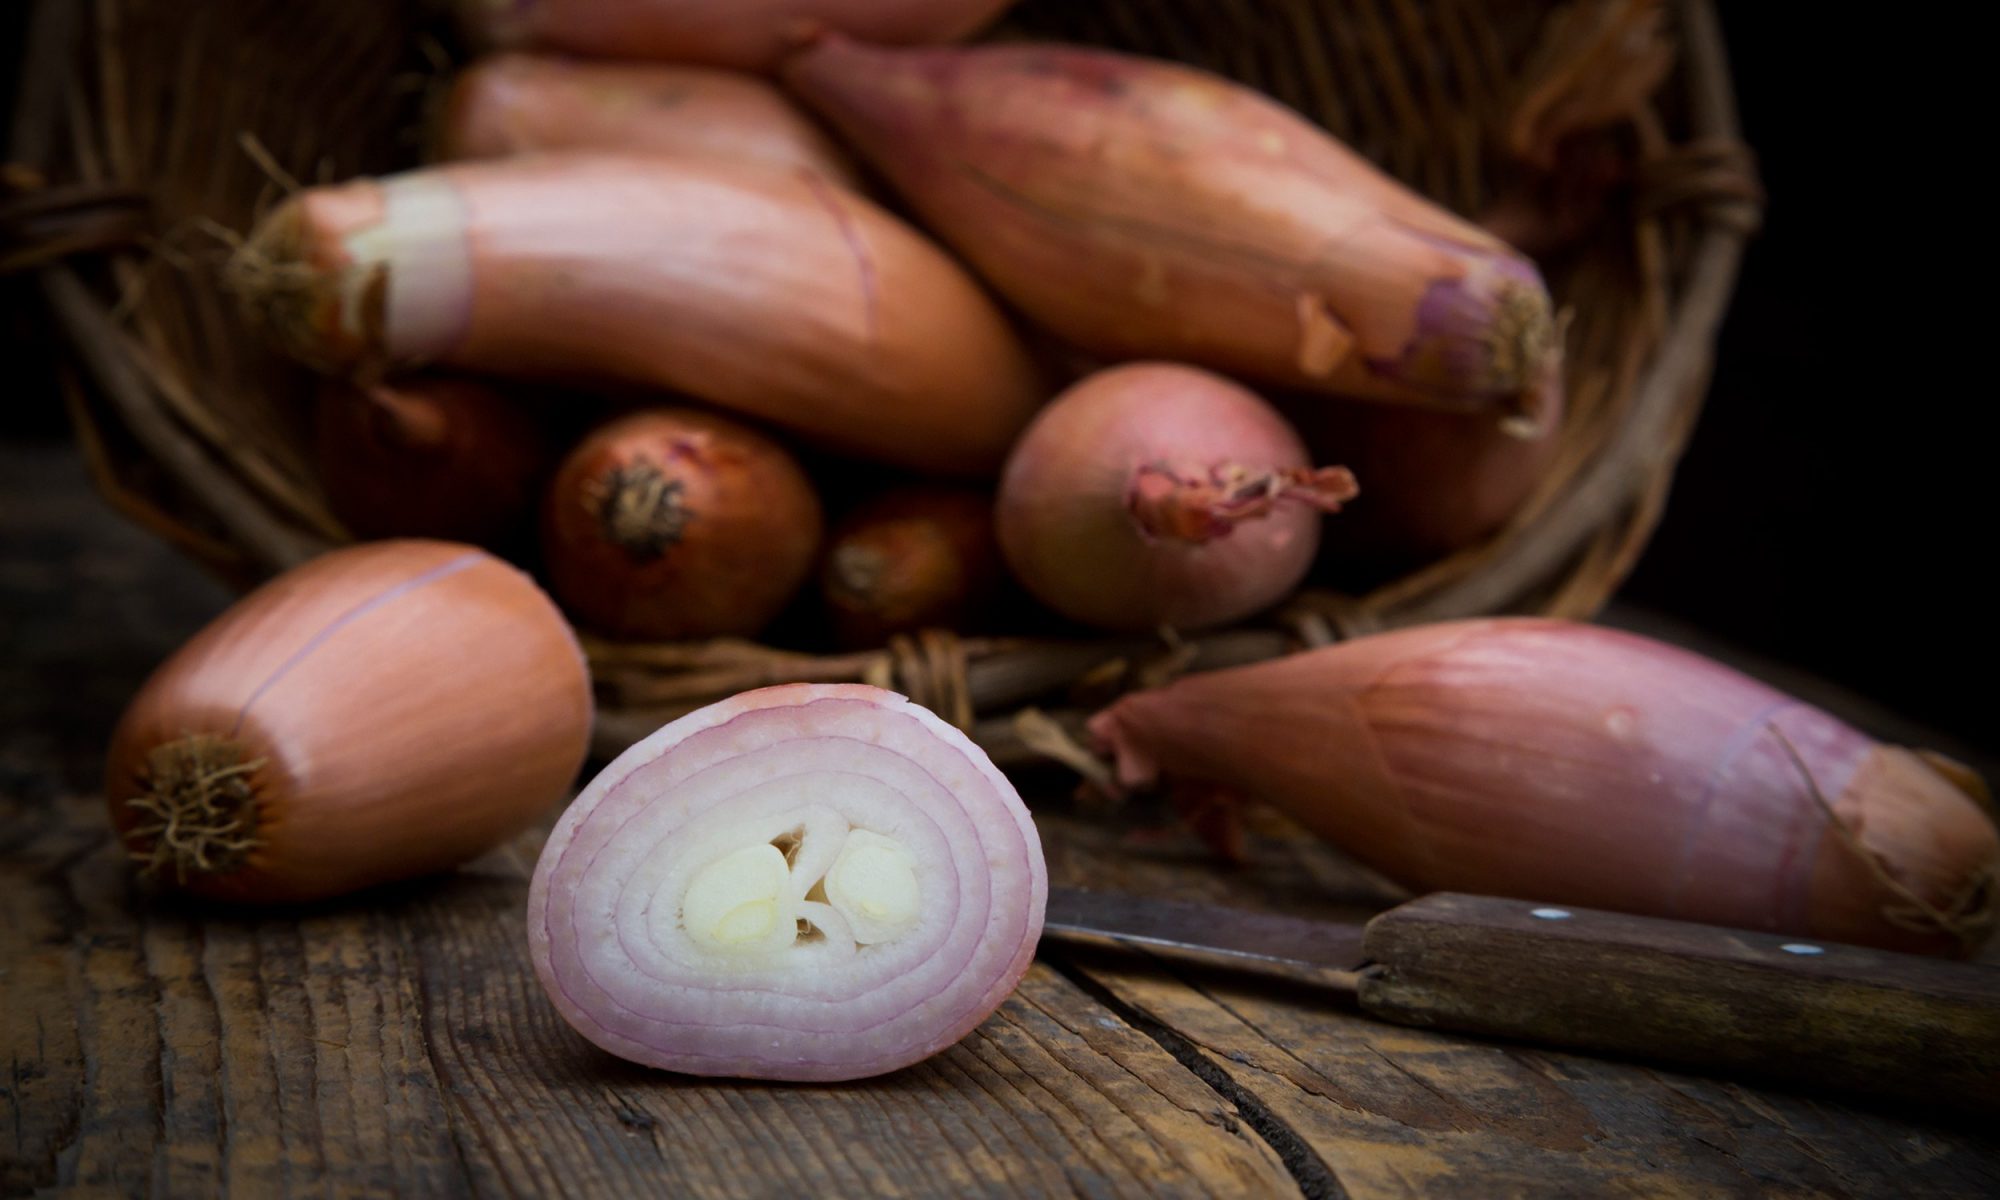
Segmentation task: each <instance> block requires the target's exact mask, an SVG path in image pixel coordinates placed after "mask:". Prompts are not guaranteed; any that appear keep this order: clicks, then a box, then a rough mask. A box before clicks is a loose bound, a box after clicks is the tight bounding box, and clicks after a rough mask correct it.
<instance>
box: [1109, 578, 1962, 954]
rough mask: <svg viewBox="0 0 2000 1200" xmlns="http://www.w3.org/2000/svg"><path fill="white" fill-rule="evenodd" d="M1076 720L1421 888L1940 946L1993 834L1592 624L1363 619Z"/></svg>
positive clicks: (1837, 731)
mask: <svg viewBox="0 0 2000 1200" xmlns="http://www.w3.org/2000/svg"><path fill="white" fill-rule="evenodd" d="M1090 730H1091V733H1092V734H1093V736H1094V737H1095V738H1096V739H1097V740H1098V741H1099V742H1100V743H1101V744H1102V745H1104V746H1106V747H1108V748H1109V749H1110V750H1111V751H1112V752H1113V753H1114V754H1115V756H1116V758H1117V773H1118V777H1119V779H1120V781H1121V782H1123V783H1124V784H1126V785H1128V786H1136V785H1140V784H1144V783H1146V782H1149V781H1151V780H1153V779H1155V778H1156V777H1162V776H1164V777H1166V778H1170V779H1178V780H1184V781H1191V782H1199V783H1205V784H1210V785H1214V786H1216V787H1220V788H1222V789H1225V790H1227V791H1229V792H1232V793H1234V794H1235V795H1237V796H1240V797H1244V798H1248V799H1254V800H1261V801H1265V802H1268V803H1270V804H1272V805H1274V806H1276V807H1278V808H1280V809H1282V810H1284V811H1285V812H1287V813H1289V814H1290V815H1291V816H1292V817H1294V818H1295V819H1297V820H1299V821H1300V822H1302V823H1303V824H1305V825H1306V826H1307V827H1308V828H1310V829H1312V830H1314V831H1315V832H1317V833H1319V834H1321V835H1322V836H1324V837H1326V838H1327V839H1328V840H1330V841H1331V842H1333V843H1334V844H1335V845H1337V846H1339V847H1341V848H1343V849H1345V850H1346V851H1348V852H1349V853H1351V854H1354V855H1355V856H1356V857H1358V858H1361V859H1362V860H1364V861H1366V862H1368V863H1370V864H1372V865H1373V866H1375V867H1376V868H1378V869H1380V870H1381V871H1382V872H1383V873H1385V874H1387V875H1388V876H1390V877H1391V878H1393V879H1395V880H1397V881H1398V882H1400V883H1403V884H1405V885H1407V886H1409V887H1411V888H1416V889H1421V890H1425V891H1432V890H1450V891H1461V892H1475V893H1482V894H1487V895H1497V896H1511V897H1519V898H1522V899H1531V900H1541V901H1548V902H1553V903H1563V904H1576V905H1582V906H1586V907H1593V908H1604V909H1611V910H1615V911H1621V912H1631V913H1639V914H1645V915H1650V916H1659V917H1669V918H1675V919H1679V920H1687V921H1699V922H1707V923H1711V924H1717V925H1727V926H1735V927H1739V928H1745V929H1759V930H1767V931H1772V932H1777V933H1783V934H1794V935H1801V936H1806V937H1813V938H1825V939H1829V940H1833V941H1841V942H1853V943H1860V944H1863V945H1871V946H1881V947H1886V948H1888V949H1893V950H1903V951H1911V952H1917V953H1929V954H1950V953H1963V952H1966V951H1969V950H1970V949H1971V948H1973V947H1975V946H1976V945H1977V943H1978V942H1979V941H1980V939H1981V938H1983V937H1984V936H1985V934H1986V933H1987V932H1988V931H1989V929H1990V926H1991V922H1992V917H1993V911H1994V905H1995V901H1996V890H2000V831H1996V830H1995V828H1994V826H1993V823H1992V821H1991V819H1990V818H1989V817H1988V816H1987V815H1986V814H1985V812H1983V811H1982V809H1981V807H1980V805H1979V803H1978V802H1977V801H1976V800H1975V799H1974V798H1973V797H1972V796H1971V795H1970V794H1969V793H1968V792H1967V791H1966V790H1965V787H1964V785H1963V784H1962V783H1961V782H1960V781H1959V780H1958V779H1956V778H1954V776H1953V773H1951V772H1947V771H1941V770H1939V769H1937V768H1935V767H1933V766H1932V765H1931V763H1930V761H1927V760H1926V759H1925V758H1924V757H1923V756H1921V755H1919V754H1916V753H1912V752H1910V751H1908V750H1903V749H1899V748H1896V747H1893V746H1887V745H1882V744H1878V743H1877V742H1875V741H1874V740H1873V739H1871V738H1869V737H1868V736H1866V735H1865V734H1863V733H1861V732H1860V731H1858V730H1856V729H1854V728H1852V727H1850V726H1848V725H1846V724H1844V723H1843V722H1841V721H1840V720H1838V719H1836V718H1835V717H1833V716H1831V715H1829V714H1828V713H1825V712H1823V711H1821V710H1819V709H1817V708H1814V707H1813V706H1811V705H1809V704H1807V703H1805V702H1804V701H1801V700H1797V699H1794V698H1792V697H1789V696H1786V695H1784V694H1782V693H1780V692H1777V691H1774V690H1773V689H1771V688H1769V687H1766V686H1765V685H1763V684H1761V683H1758V682H1757V681H1755V680H1752V679H1750V678H1748V677H1746V676H1744V675H1741V674H1739V673H1737V672H1736V671H1733V670H1731V669H1729V668H1727V667H1724V666H1722V665H1720V664H1718V663H1715V662H1712V661H1710V660H1708V659H1705V658H1703V657H1701V656H1699V655H1696V654H1692V653H1689V652H1687V651H1684V650H1680V649H1677V648H1675V647H1671V646H1667V645H1664V644H1662V643H1659V642H1655V641H1652V640H1649V639H1646V638H1642V637H1638V636H1635V635H1633V634H1628V633H1621V632H1617V631H1614V630H1609V629H1602V628H1597V627H1593V626H1587V625H1577V624H1569V623H1565V622H1560V621H1547V620H1538V619H1530V618H1515V619H1492V620H1479V621H1461V622H1448V623H1444V624H1439V625H1427V626H1419V627H1416V628H1411V629H1406V630H1401V631H1397V632H1394V633H1386V634H1379V635H1375V636H1371V637H1365V638H1361V639H1358V640H1356V641H1352V642H1346V643H1340V644H1336V645H1333V646H1328V647H1324V648H1322V649H1318V650H1312V651H1308V652H1305V653H1302V654H1296V655H1292V656H1290V657H1287V658H1282V659H1277V660H1274V661H1271V662H1268V663H1261V664H1258V665H1255V666H1249V667H1241V668H1237V669H1234V670H1228V671H1217V672H1214V673H1212V674H1204V675H1194V676H1190V677H1188V678H1185V679H1182V680H1180V681H1178V682H1175V683H1173V684H1170V685H1168V686H1167V687H1164V688H1160V689H1158V690H1155V691H1150V692H1140V693H1135V694H1133V695H1131V696H1127V697H1125V698H1124V699H1121V700H1119V701H1118V702H1117V703H1116V704H1114V705H1112V706H1111V707H1110V708H1108V709H1106V710H1105V711H1104V712H1102V713H1100V714H1098V715H1097V716H1096V717H1095V718H1093V719H1092V721H1091V723H1090ZM1794 755H1796V757H1794ZM1822 800H1823V801H1824V804H1822ZM1829 807H1830V810H1831V812H1830V814H1829V811H1828V809H1829ZM1834 821H1838V822H1839V824H1838V826H1836V825H1835V824H1834V823H1833V822H1834Z"/></svg>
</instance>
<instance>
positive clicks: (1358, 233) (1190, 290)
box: [784, 35, 1562, 432]
mask: <svg viewBox="0 0 2000 1200" xmlns="http://www.w3.org/2000/svg"><path fill="white" fill-rule="evenodd" d="M784 74H785V80H786V82H787V83H788V84H789V85H790V86H791V87H792V89H793V91H795V92H796V93H797V94H798V95H799V96H801V97H802V98H803V99H804V100H805V101H806V102H807V103H808V104H810V105H811V106H813V107H814V108H816V109H817V110H818V111H819V112H820V113H821V115H823V116H825V117H826V118H827V119H828V120H830V121H831V122H832V123H833V124H834V125H835V126H836V127H837V128H838V129H839V130H841V131H842V132H844V133H845V134H846V135H847V137H848V139H849V141H850V142H852V143H853V145H854V147H855V148H856V149H857V150H859V151H860V152H861V153H862V154H864V155H865V156H867V157H868V158H869V159H870V160H871V161H872V162H873V163H874V164H875V165H876V166H877V167H879V168H880V169H881V170H882V172H883V173H884V174H885V175H886V176H887V177H888V179H889V181H890V183H891V184H893V185H894V186H895V187H896V189H897V190H898V191H899V192H901V193H902V194H903V196H904V197H905V198H907V199H908V200H909V201H910V203H911V205H912V206H913V207H914V208H915V209H916V210H917V212H918V213H920V214H921V215H922V216H923V217H924V219H925V221H926V223H927V224H928V225H929V227H930V228H932V229H934V230H936V231H937V232H938V233H939V234H940V235H941V236H942V237H944V238H945V239H946V240H947V241H949V242H950V243H951V244H952V245H953V246H955V247H956V248H957V249H958V250H959V251H960V252H961V253H962V254H964V255H965V257H966V258H967V260H968V261H970V262H971V263H972V264H973V265H974V266H975V267H976V268H977V269H978V270H979V271H980V272H981V273H982V274H983V275H984V276H985V277H986V278H987V279H988V280H989V281H990V282H992V283H993V285H994V286H995V287H997V288H998V289H999V290H1000V291H1001V292H1002V293H1003V294H1005V295H1006V296H1007V298H1008V299H1010V300H1012V301H1014V303H1016V304H1017V305H1019V306H1020V307H1021V308H1022V309H1024V310H1025V311H1026V312H1027V313H1028V315H1029V316H1031V317H1033V318H1034V319H1035V320H1036V321H1038V322H1040V323H1041V324H1043V325H1044V326H1046V327H1048V329H1050V330H1051V331H1052V332H1054V333H1056V334H1057V335H1059V336H1061V337H1064V338H1067V339H1069V340H1070V341H1072V342H1074V343H1076V344H1077V345H1079V346H1081V347H1083V348H1084V349H1086V350H1090V351H1094V352H1096V353H1099V354H1104V355H1109V356H1112V357H1116V358H1145V357H1158V358H1169V359H1176V360H1180V361H1185V362H1190V363H1195V364H1198V365H1201V366H1209V367H1215V368H1218V369H1221V370H1226V371H1229V372H1231V373H1234V374H1239V375H1243V376H1246V377H1249V378H1252V379H1255V380H1258V381H1260V382H1266V383H1272V384H1278V385H1283V386H1293V387H1306V388H1311V389H1314V390H1319V391H1334V392H1342V393H1347V394H1352V395H1356V396H1361V397H1364V398H1368V399H1374V400H1382V401H1392V402H1401V403H1410V404H1422V405H1427V406H1431V407H1436V408H1448V409H1457V410H1460V411H1474V412H1483V413H1487V414H1491V415H1496V416H1498V417H1500V418H1501V419H1502V420H1504V421H1505V423H1506V424H1507V425H1508V427H1509V428H1510V429H1514V430H1517V431H1521V432H1531V431H1534V430H1538V429H1541V428H1545V427H1546V426H1547V424H1548V422H1549V420H1550V416H1551V411H1552V407H1553V401H1554V399H1555V397H1556V396H1558V395H1559V394H1560V391H1561V387H1562V379H1561V370H1560V367H1561V357H1562V353H1561V345H1560V337H1559V336H1558V329H1557V324H1556V322H1555V320H1554V312H1553V309H1552V306H1551V302H1550V299H1549V294H1548V291H1547V289H1546V288H1545V287H1544V286H1543V283H1542V279H1541V276H1540V274H1539V273H1538V272H1537V271H1536V269H1535V266H1534V264H1533V263H1531V262H1529V261H1528V260H1527V259H1526V258H1523V257H1522V256H1521V255H1519V254H1517V253H1515V252H1514V251H1513V250H1511V249H1509V248H1508V247H1507V246H1506V245H1505V244H1504V243H1502V242H1500V241H1498V240H1496V239H1495V238H1493V237H1492V236H1491V235H1490V234H1487V233H1485V232H1483V231H1482V230H1480V229H1478V228H1476V227H1475V226H1473V225H1471V224H1468V223H1467V222H1465V221H1462V220H1460V219H1459V218H1458V217H1456V216H1454V215H1452V214H1451V213H1448V212H1446V211H1445V210H1443V209H1441V208H1439V207H1437V206H1436V205H1433V204H1431V203H1430V202H1428V201H1426V200H1424V199H1423V198H1422V197H1419V196H1418V195H1416V194H1415V193H1413V192H1411V191H1409V190H1407V189H1406V188H1404V187H1402V186H1401V185H1400V184H1398V183H1396V182H1395V181H1393V180H1391V179H1390V178H1389V177H1388V176H1386V175H1384V174H1382V173H1381V172H1380V171H1378V170H1377V169H1376V168H1375V167H1374V166H1372V165H1371V164H1369V163H1368V162H1367V161H1366V160H1364V159H1362V158H1361V157H1360V156H1359V155H1357V154H1355V153H1354V152H1353V151H1351V150H1349V149H1348V148H1347V147H1345V146H1343V145H1341V144H1340V143H1339V142H1336V141H1335V140H1334V139H1333V138H1332V137H1330V136H1329V135H1328V134H1327V133H1326V132H1325V131H1324V130H1321V129H1319V128H1318V127H1316V126H1314V125H1312V124H1311V123H1309V122H1307V121H1306V120H1304V119H1303V118H1302V117H1300V116H1299V115H1298V114H1296V113H1294V112H1292V111H1290V110H1289V109H1286V108H1284V107H1282V106H1280V105H1278V104H1277V103H1275V102H1273V101H1271V100H1270V99H1268V98H1267V97H1265V96H1262V95H1260V94H1259V93H1257V92H1254V91H1252V90H1250V89H1248V88H1245V87H1241V86H1239V85H1237V84H1234V83H1231V82H1229V81H1228V80H1225V79H1222V78H1220V77H1218V76H1215V75H1211V74H1208V73H1206V72H1203V71H1199V70H1196V69H1194V68H1191V67H1186V66H1181V65H1178V64H1175V63H1168V62H1161V61H1154V60H1149V59H1143V58H1137V57H1132V56H1128V55H1120V54H1113V53H1109V52H1104V51H1096V50H1085V49H1079V48H1073V47H1062V46H1039V45H991V46H979V47H972V48H967V49H930V50H894V49H885V48H879V47H872V46H863V45H860V44H858V43H855V42H853V41H849V40H847V39H845V38H841V37H838V36H833V35H828V36H825V37H822V38H820V39H818V41H817V42H816V43H815V44H813V45H812V46H811V47H810V48H809V49H807V50H805V51H803V52H802V53H800V54H798V55H796V56H794V57H793V58H792V59H790V60H788V61H787V63H786V65H785V73H784Z"/></svg>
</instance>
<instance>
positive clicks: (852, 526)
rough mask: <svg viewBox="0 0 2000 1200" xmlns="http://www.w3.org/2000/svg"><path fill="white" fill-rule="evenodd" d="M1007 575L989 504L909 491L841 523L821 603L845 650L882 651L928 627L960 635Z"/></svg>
mask: <svg viewBox="0 0 2000 1200" xmlns="http://www.w3.org/2000/svg"><path fill="white" fill-rule="evenodd" d="M1002 574H1003V573H1002V570H1001V565H1000V545H999V543H998V542H997V541H996V540H995V538H994V533H993V498H992V497H991V496H988V495H987V494H985V493H984V492H976V491H969V490H964V489H958V488H946V487H908V488H902V489H899V490H896V491H892V492H885V493H883V494H881V495H879V496H876V497H875V498H873V499H872V500H869V501H868V502H866V503H864V504H862V505H861V506H860V507H858V508H856V509H855V510H854V511H853V512H850V513H848V514H847V516H846V517H845V518H844V519H842V521H841V523H840V526H839V528H837V529H835V530H834V532H833V535H832V537H830V538H829V539H828V540H827V551H826V557H825V561H824V563H823V564H822V565H821V568H820V598H821V600H822V601H823V602H824V603H825V605H826V609H827V614H828V615H829V616H830V617H831V618H832V621H833V626H834V632H835V635H836V636H837V637H838V638H839V639H840V640H841V641H842V642H843V643H845V644H847V645H850V646H879V645H881V644H883V643H884V642H886V641H888V640H889V638H890V637H892V636H894V635H896V634H904V633H914V632H916V631H917V630H920V629H925V628H939V629H954V630H959V631H961V632H963V631H964V630H965V629H966V628H967V626H968V624H970V623H972V622H973V621H974V620H975V619H976V617H977V614H978V613H979V611H980V610H981V608H982V607H984V606H985V605H986V603H987V602H988V601H989V600H991V599H992V598H993V594H994V592H995V591H996V590H997V589H998V588H999V586H1000V581H1001V578H1002Z"/></svg>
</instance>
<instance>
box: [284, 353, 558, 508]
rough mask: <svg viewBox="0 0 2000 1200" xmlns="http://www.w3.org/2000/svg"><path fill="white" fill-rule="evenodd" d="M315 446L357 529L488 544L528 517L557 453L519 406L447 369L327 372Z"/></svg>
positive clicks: (330, 497) (331, 492)
mask: <svg viewBox="0 0 2000 1200" xmlns="http://www.w3.org/2000/svg"><path fill="white" fill-rule="evenodd" d="M313 454H314V458H315V459H316V461H317V464H318V467H319V477H320V483H321V485H322V486H323V487H324V488H325V489H326V498H327V503H328V505H329V506H330V507H331V508H332V509H333V514H334V515H335V516H336V517H339V518H340V519H341V521H342V522H344V523H345V524H346V525H347V527H348V528H349V529H351V530H353V531H354V532H355V533H357V534H359V535H360V536H362V537H364V538H384V537H434V538H445V539H447V540H450V541H459V542H473V543H476V544H478V545H481V546H489V547H491V546H501V545H505V544H509V543H511V542H512V541H513V540H514V538H515V536H516V535H517V534H519V533H520V532H521V531H522V530H524V529H526V528H528V527H529V516H530V514H532V513H533V512H534V508H535V500H536V498H537V497H538V496H539V495H540V492H541V485H542V482H543V480H544V478H545V477H546V476H547V473H548V469H549V467H550V465H551V460H552V459H553V457H554V455H553V454H552V453H551V451H550V448H549V445H548V440H547V436H546V434H545V432H544V430H543V429H542V426H541V423H540V422H539V421H538V420H537V419H536V417H535V416H534V415H533V414H532V413H530V412H529V411H528V410H527V409H526V408H524V407H523V406H522V405H520V404H519V403H517V402H516V401H515V400H514V399H513V398H511V397H509V396H508V395H506V394H505V393H503V392H501V391H500V390H499V389H497V388H495V387H493V386H492V385H490V384H487V383H483V382H481V381H478V380H473V379H461V378H454V377H450V376H434V377H429V378H417V379H409V380H400V381H398V382H395V383H378V384H373V385H370V386H367V387H355V386H353V385H351V384H348V383H346V382H344V381H339V380H328V381H326V383H325V385H324V386H323V387H322V388H321V389H320V394H319V408H318V413H317V417H316V421H315V429H314V438H313Z"/></svg>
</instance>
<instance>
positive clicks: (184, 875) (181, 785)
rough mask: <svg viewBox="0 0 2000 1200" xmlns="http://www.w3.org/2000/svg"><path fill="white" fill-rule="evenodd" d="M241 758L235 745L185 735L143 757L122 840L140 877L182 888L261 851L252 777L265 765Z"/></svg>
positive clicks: (210, 737)
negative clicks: (131, 818)
mask: <svg viewBox="0 0 2000 1200" xmlns="http://www.w3.org/2000/svg"><path fill="white" fill-rule="evenodd" d="M247 754H248V751H247V750H245V748H244V747H243V746H242V745H241V744H240V743H238V742H234V741H231V740H229V739H227V738H221V737H216V736H214V735H212V734H195V733H191V734H188V735H186V736H185V737H181V738H178V739H176V740H174V741H171V742H168V743H166V744H164V745H161V746H158V747H155V748H154V749H153V750H152V751H151V752H150V753H148V754H147V755H146V762H145V767H144V769H143V771H142V773H141V776H140V779H139V784H140V786H141V787H143V788H144V789H145V790H144V791H143V792H142V793H141V794H139V795H137V796H133V797H131V798H129V799H127V800H126V801H125V806H126V807H127V808H128V809H130V810H131V811H132V812H134V813H136V814H138V821H137V823H136V824H135V825H133V826H132V827H131V828H130V829H128V830H127V831H126V839H127V842H128V844H129V845H130V847H131V850H130V853H131V855H132V858H133V859H134V860H135V861H136V862H138V863H139V864H140V867H141V870H142V873H144V874H145V875H147V876H149V877H157V876H162V875H165V874H167V873H169V872H171V873H172V875H173V878H174V882H175V883H182V884H184V883H186V882H187V880H188V877H189V876H190V875H226V874H228V873H229V872H231V871H233V870H235V869H236V868H238V867H240V866H241V865H242V864H243V862H244V860H245V859H246V858H247V857H248V856H249V854H250V852H251V851H252V850H255V849H256V848H257V846H258V845H259V841H258V838H257V836H256V828H257V785H256V776H257V772H258V771H259V770H261V769H262V768H263V766H264V760H263V759H261V758H258V759H251V758H248V757H247Z"/></svg>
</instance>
